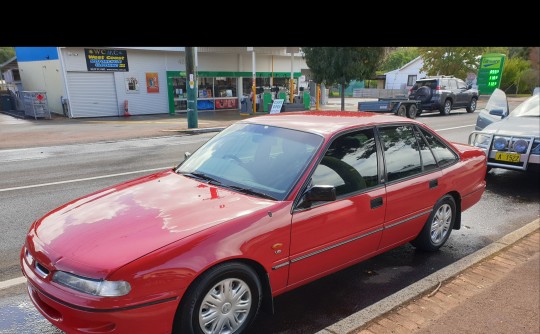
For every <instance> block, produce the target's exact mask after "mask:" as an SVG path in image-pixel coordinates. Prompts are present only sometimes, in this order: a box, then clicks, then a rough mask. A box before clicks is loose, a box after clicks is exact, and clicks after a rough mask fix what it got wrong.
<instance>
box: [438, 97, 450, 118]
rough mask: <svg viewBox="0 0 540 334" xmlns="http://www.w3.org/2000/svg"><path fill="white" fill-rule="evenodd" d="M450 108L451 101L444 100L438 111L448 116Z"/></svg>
mask: <svg viewBox="0 0 540 334" xmlns="http://www.w3.org/2000/svg"><path fill="white" fill-rule="evenodd" d="M451 110H452V101H450V100H445V101H444V104H443V106H442V107H441V109H439V111H440V112H441V115H444V116H448V115H450V111H451Z"/></svg>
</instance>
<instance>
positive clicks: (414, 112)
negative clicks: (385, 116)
mask: <svg viewBox="0 0 540 334" xmlns="http://www.w3.org/2000/svg"><path fill="white" fill-rule="evenodd" d="M417 114H418V108H417V107H416V104H411V105H410V106H409V109H407V117H408V118H411V119H415V118H416V115H417Z"/></svg>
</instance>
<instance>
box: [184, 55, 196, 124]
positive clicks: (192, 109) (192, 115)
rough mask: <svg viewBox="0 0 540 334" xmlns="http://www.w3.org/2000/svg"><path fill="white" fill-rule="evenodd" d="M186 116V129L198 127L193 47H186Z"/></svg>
mask: <svg viewBox="0 0 540 334" xmlns="http://www.w3.org/2000/svg"><path fill="white" fill-rule="evenodd" d="M186 75H187V79H188V84H187V87H186V88H187V89H186V90H187V118H188V129H193V128H197V127H198V119H197V76H196V72H195V70H194V64H193V48H192V47H186Z"/></svg>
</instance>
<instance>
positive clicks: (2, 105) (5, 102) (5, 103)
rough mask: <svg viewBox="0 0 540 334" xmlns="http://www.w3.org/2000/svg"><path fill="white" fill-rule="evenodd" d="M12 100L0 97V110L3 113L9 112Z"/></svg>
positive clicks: (8, 97)
mask: <svg viewBox="0 0 540 334" xmlns="http://www.w3.org/2000/svg"><path fill="white" fill-rule="evenodd" d="M11 100H12V98H11V96H9V95H0V109H1V110H3V111H10V110H11V109H12V108H11V107H12V105H13V102H12V101H11Z"/></svg>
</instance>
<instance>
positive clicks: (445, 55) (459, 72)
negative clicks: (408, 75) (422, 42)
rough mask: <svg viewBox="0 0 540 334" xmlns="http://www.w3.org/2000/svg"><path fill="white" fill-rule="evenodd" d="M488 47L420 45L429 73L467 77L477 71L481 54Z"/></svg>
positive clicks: (420, 51)
mask: <svg viewBox="0 0 540 334" xmlns="http://www.w3.org/2000/svg"><path fill="white" fill-rule="evenodd" d="M486 49H487V48H486V47H419V48H418V53H419V54H420V56H422V59H423V61H424V66H423V67H422V68H421V70H422V71H424V72H426V73H427V74H428V75H454V76H455V77H458V78H466V77H467V74H468V73H471V72H472V73H476V72H477V69H478V65H479V62H480V56H481V55H482V54H483V53H485V51H486Z"/></svg>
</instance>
